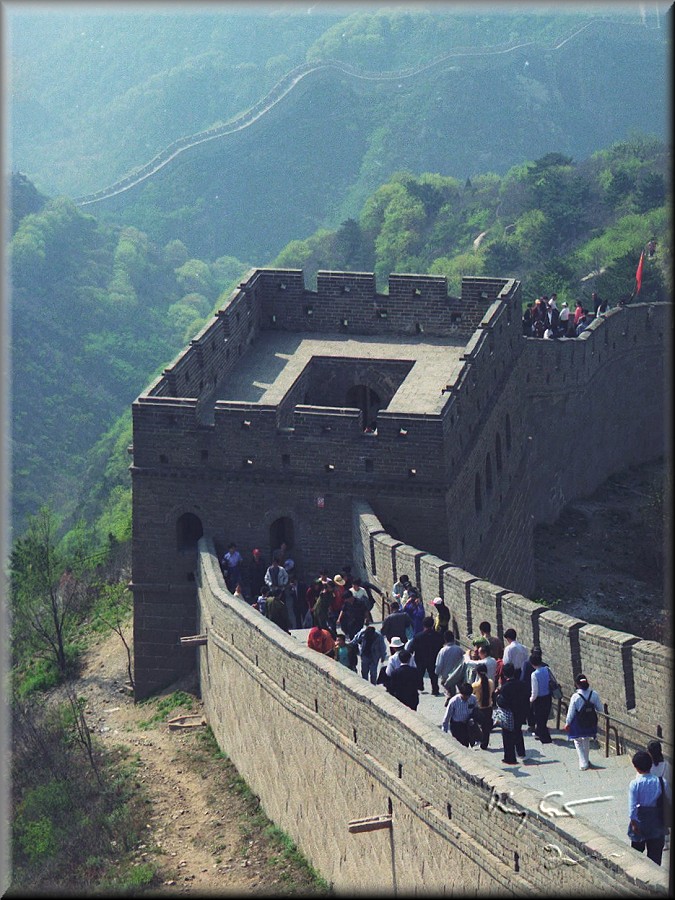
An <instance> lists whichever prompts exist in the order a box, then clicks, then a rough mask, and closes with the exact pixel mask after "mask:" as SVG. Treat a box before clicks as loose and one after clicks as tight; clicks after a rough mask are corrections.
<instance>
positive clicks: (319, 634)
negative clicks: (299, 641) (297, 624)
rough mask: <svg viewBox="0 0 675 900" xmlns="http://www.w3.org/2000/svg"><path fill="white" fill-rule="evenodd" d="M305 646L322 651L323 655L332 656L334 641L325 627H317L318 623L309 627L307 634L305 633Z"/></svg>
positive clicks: (318, 651)
mask: <svg viewBox="0 0 675 900" xmlns="http://www.w3.org/2000/svg"><path fill="white" fill-rule="evenodd" d="M307 646H308V647H310V648H311V649H312V650H316V651H317V653H323V654H324V656H330V657H331V658H332V656H333V650H334V649H335V641H334V640H333V637H332V635H331V633H330V631H327V630H326V629H325V628H319V626H318V625H314V627H313V628H310V629H309V634H308V635H307Z"/></svg>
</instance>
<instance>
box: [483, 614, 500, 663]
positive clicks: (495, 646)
mask: <svg viewBox="0 0 675 900" xmlns="http://www.w3.org/2000/svg"><path fill="white" fill-rule="evenodd" d="M478 630H479V631H480V634H481V637H484V638H487V640H488V643H489V644H490V653H491V655H492V656H494V658H495V659H501V658H502V657H503V656H504V644H503V642H502V641H501V640H500V639H499V638H498V637H497V635H496V634H492V625H490V623H489V622H481V623H480V625H479V626H478Z"/></svg>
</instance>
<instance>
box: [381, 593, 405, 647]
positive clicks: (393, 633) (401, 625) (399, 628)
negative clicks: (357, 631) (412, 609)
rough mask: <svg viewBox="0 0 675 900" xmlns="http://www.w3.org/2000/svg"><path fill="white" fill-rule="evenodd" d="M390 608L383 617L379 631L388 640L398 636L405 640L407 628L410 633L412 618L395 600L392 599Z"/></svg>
mask: <svg viewBox="0 0 675 900" xmlns="http://www.w3.org/2000/svg"><path fill="white" fill-rule="evenodd" d="M390 608H391V612H390V613H389V615H388V616H386V617H385V619H384V622H383V623H382V625H381V627H380V631H381V632H382V634H383V635H384V636H385V637H386V638H387V639H388V640H389V641H391V639H392V638H394V637H397V638H400V640H401V641H407V640H408V633H407V632H408V629H410V634H411V635H412V627H413V625H412V619H411V618H410V616H409V615H408V613H406V612H403V610H402V609H401V606H400V604H399V603H398V602H397V601H396V600H392V602H391V606H390Z"/></svg>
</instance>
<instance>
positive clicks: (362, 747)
mask: <svg viewBox="0 0 675 900" xmlns="http://www.w3.org/2000/svg"><path fill="white" fill-rule="evenodd" d="M370 516H371V514H369V513H365V512H362V513H361V514H360V516H359V518H360V519H361V520H362V524H363V529H364V534H367V533H370V534H372V531H370V532H369V529H371V528H372V525H373V524H374V523H373V521H372V518H371V517H370ZM213 549H214V547H213V543H212V542H211V541H210V540H208V539H203V540H202V542H201V544H200V551H201V552H200V558H199V572H198V581H199V602H200V614H201V621H200V630H202V631H204V632H205V633H206V634H207V638H208V640H207V644H206V646H205V647H201V648H199V650H198V651H197V652H198V654H199V670H200V681H201V686H202V695H203V698H204V703H205V709H206V715H207V718H208V721H209V724H210V726H211V728H212V729H213V732H214V734H215V736H216V739H217V741H218V743H219V745H220V747H221V748H222V750H224V751H225V752H226V753H227V754H228V756H229V757H230V758H231V759H232V760H233V762H234V764H235V765H236V766H237V769H238V771H239V772H240V774H241V775H242V777H243V778H245V779H246V781H247V783H248V784H249V785H250V786H251V788H252V790H253V791H254V792H255V793H256V794H257V795H258V796H259V797H260V799H261V802H262V805H263V808H264V809H265V811H266V813H267V815H268V816H270V818H272V820H273V821H274V822H275V823H276V824H277V825H278V826H279V827H281V828H282V829H284V831H286V832H287V833H288V834H289V835H290V836H291V838H292V839H293V840H294V841H295V842H296V844H297V845H298V846H299V847H300V848H301V850H302V852H303V853H304V854H305V856H306V857H307V858H308V859H309V861H310V862H311V864H312V865H313V866H314V867H315V868H316V869H317V870H318V871H319V872H320V873H321V874H322V876H323V877H324V878H325V879H326V880H327V881H328V882H329V883H330V884H331V885H332V887H333V889H334V891H335V892H336V893H338V894H350V895H353V894H354V892H355V891H357V892H358V893H363V894H364V895H365V894H370V895H377V896H379V895H381V894H385V893H386V894H391V895H396V894H402V895H412V894H417V893H424V894H431V895H437V896H457V895H465V894H466V893H475V894H476V895H478V896H486V895H492V894H499V895H501V896H513V897H515V896H525V895H533V896H537V895H540V894H542V893H550V890H551V885H552V884H555V891H556V893H558V894H560V895H561V896H592V895H597V894H600V893H602V894H603V896H604V895H606V894H607V893H608V891H609V892H610V893H612V892H614V893H616V894H618V895H621V894H631V895H637V896H667V892H668V886H667V881H668V873H667V872H665V871H661V870H659V871H658V872H654V867H653V866H652V865H651V864H650V863H649V862H648V861H647V860H645V859H643V858H642V856H640V855H638V854H631V855H626V854H625V852H624V851H625V844H624V843H622V842H620V841H617V840H615V839H613V838H609V837H605V836H602V837H601V836H598V835H597V834H595V833H594V832H593V831H592V830H591V829H590V828H588V827H586V826H584V825H583V824H581V823H580V822H579V821H578V820H577V819H573V818H570V819H566V820H565V822H564V824H562V825H561V824H560V822H558V821H555V822H553V821H551V820H550V819H549V818H548V817H545V816H543V815H542V813H541V812H540V811H539V808H538V807H539V801H540V800H541V799H542V796H543V795H540V793H539V792H538V791H535V790H534V789H531V788H527V787H519V788H517V789H516V790H515V791H513V794H512V796H511V797H508V796H507V795H506V794H503V792H502V783H501V776H500V774H499V773H498V772H495V771H494V770H491V769H488V768H486V767H485V766H483V765H481V763H480V761H479V760H478V759H477V758H476V755H475V754H472V753H471V752H469V751H467V750H465V749H464V748H462V747H461V746H460V745H459V744H457V743H456V742H453V741H451V740H450V739H449V738H448V737H447V736H446V735H443V734H442V733H441V732H440V731H439V730H438V729H437V728H434V727H431V726H427V725H423V724H420V722H419V720H418V719H417V717H416V715H415V714H414V713H413V712H412V711H411V710H408V709H407V708H405V707H404V706H403V705H402V704H400V703H398V702H397V701H396V700H394V698H392V697H390V696H388V695H387V694H386V692H384V691H382V690H381V689H377V688H375V687H373V686H371V685H370V684H369V683H367V682H366V681H364V680H363V679H361V678H360V677H358V676H357V675H355V674H354V673H352V672H350V671H349V670H347V669H346V668H345V667H340V666H337V665H335V663H334V662H333V661H331V660H328V659H326V658H324V657H322V656H320V655H319V654H317V653H316V652H314V651H312V650H309V649H308V648H307V647H306V646H304V645H303V644H301V643H299V642H298V641H296V640H294V639H293V638H291V637H290V636H288V635H286V634H285V633H283V632H281V631H280V630H279V629H278V628H276V626H274V625H273V624H272V623H271V622H269V621H268V620H267V619H265V618H264V617H262V616H260V615H259V613H257V612H256V611H255V610H253V609H251V608H250V607H249V606H248V605H247V604H245V603H241V602H240V601H237V600H235V599H234V598H232V597H231V596H230V595H229V594H228V593H227V591H226V590H225V588H224V585H223V582H222V576H221V575H220V571H219V568H218V565H217V562H216V559H215V557H214V555H213ZM402 552H404V553H405V552H406V551H402ZM270 748H274V750H273V752H271V751H270ZM318 771H320V777H316V774H317V772H318ZM497 799H500V800H502V805H503V806H504V807H505V809H504V808H502V807H501V806H498V805H497V803H496V802H495V801H496V800H497ZM504 801H506V802H504ZM374 815H391V829H383V830H380V831H373V832H367V833H361V834H352V833H350V832H349V830H348V826H349V823H350V821H353V820H356V819H362V818H367V817H370V816H374ZM551 843H554V844H556V845H557V846H558V847H559V848H560V850H561V853H562V854H563V855H564V856H568V857H570V858H572V859H573V860H574V861H575V862H576V865H570V866H558V867H556V868H555V871H554V872H552V871H551V860H550V854H547V853H546V851H545V849H544V848H545V845H547V844H551ZM553 879H554V880H553Z"/></svg>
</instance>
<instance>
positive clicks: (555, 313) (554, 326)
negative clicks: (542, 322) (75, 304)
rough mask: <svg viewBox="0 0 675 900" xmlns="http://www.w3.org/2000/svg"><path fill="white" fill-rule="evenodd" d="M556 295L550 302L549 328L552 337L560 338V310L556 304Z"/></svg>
mask: <svg viewBox="0 0 675 900" xmlns="http://www.w3.org/2000/svg"><path fill="white" fill-rule="evenodd" d="M554 298H555V294H554V295H553V296H552V297H551V299H550V300H549V301H548V313H547V316H548V327H549V329H550V331H551V332H552V333H551V337H554V338H555V337H558V322H559V320H560V310H559V309H558V307H557V306H556V302H555V299H554Z"/></svg>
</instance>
